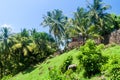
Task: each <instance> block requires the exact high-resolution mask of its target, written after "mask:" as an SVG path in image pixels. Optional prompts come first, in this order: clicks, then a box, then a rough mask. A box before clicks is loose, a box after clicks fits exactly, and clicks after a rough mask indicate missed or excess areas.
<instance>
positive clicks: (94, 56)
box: [78, 40, 107, 78]
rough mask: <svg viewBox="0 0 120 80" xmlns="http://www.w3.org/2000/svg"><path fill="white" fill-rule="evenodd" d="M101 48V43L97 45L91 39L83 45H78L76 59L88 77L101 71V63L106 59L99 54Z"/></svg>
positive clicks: (102, 46)
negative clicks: (78, 49)
mask: <svg viewBox="0 0 120 80" xmlns="http://www.w3.org/2000/svg"><path fill="white" fill-rule="evenodd" d="M103 48H104V45H103V44H100V45H98V46H97V45H96V44H95V42H94V41H93V40H88V41H87V42H86V44H85V45H84V46H81V47H80V51H81V52H80V55H79V56H78V59H79V61H80V64H81V65H82V66H83V68H84V70H85V72H84V76H85V77H88V78H90V77H91V76H93V75H95V74H98V73H100V72H101V66H102V64H104V63H105V62H106V61H107V57H104V56H102V54H101V50H102V49H103Z"/></svg>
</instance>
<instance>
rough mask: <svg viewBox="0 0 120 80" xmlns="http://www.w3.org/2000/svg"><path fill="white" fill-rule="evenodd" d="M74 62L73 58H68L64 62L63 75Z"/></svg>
mask: <svg viewBox="0 0 120 80" xmlns="http://www.w3.org/2000/svg"><path fill="white" fill-rule="evenodd" d="M72 60H73V57H72V56H68V57H67V59H66V60H65V61H64V62H63V65H62V66H61V67H60V68H61V72H62V73H65V72H66V71H67V69H68V66H69V65H70V64H71V63H72Z"/></svg>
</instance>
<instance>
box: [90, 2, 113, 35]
mask: <svg viewBox="0 0 120 80" xmlns="http://www.w3.org/2000/svg"><path fill="white" fill-rule="evenodd" d="M88 3H89V2H88ZM109 8H110V6H109V5H103V3H102V0H94V1H93V4H90V3H89V4H88V9H89V17H90V19H91V23H92V25H95V30H94V31H95V32H96V33H98V34H100V35H105V34H109V33H110V30H111V27H110V26H109V25H108V24H111V23H112V19H111V17H110V14H108V13H107V12H106V10H108V9H109Z"/></svg>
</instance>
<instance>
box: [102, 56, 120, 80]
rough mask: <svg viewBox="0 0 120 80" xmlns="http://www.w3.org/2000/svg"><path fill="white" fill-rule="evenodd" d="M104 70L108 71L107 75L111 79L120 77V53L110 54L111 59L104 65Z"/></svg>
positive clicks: (117, 79)
mask: <svg viewBox="0 0 120 80" xmlns="http://www.w3.org/2000/svg"><path fill="white" fill-rule="evenodd" d="M103 70H104V71H105V72H106V73H105V75H106V76H107V77H109V78H110V80H119V79H120V57H119V55H112V56H109V61H108V63H107V64H105V65H104V66H103Z"/></svg>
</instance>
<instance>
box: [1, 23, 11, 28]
mask: <svg viewBox="0 0 120 80" xmlns="http://www.w3.org/2000/svg"><path fill="white" fill-rule="evenodd" d="M0 27H7V28H12V26H11V25H9V24H2V25H1V26H0Z"/></svg>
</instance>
